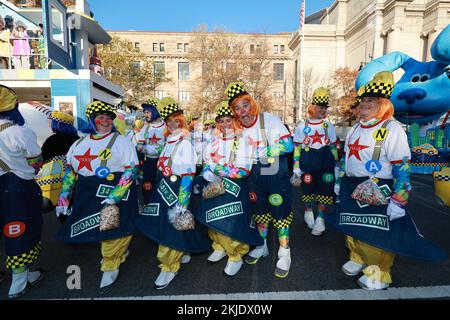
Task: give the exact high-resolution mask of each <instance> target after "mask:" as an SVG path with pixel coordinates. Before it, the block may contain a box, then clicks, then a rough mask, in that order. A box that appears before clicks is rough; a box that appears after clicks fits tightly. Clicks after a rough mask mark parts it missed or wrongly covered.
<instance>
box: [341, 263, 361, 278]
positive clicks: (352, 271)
mask: <svg viewBox="0 0 450 320" xmlns="http://www.w3.org/2000/svg"><path fill="white" fill-rule="evenodd" d="M365 267H366V265H364V264H359V263H356V262H355V261H352V260H349V261H347V263H345V264H344V265H343V266H342V268H341V270H342V272H344V273H345V274H346V275H348V276H350V277H353V276H356V275H358V274H359V273H360V272H361V271H363V269H364V268H365Z"/></svg>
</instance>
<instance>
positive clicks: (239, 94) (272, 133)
mask: <svg viewBox="0 0 450 320" xmlns="http://www.w3.org/2000/svg"><path fill="white" fill-rule="evenodd" d="M225 94H226V95H227V97H228V103H229V105H230V107H231V109H232V111H233V113H234V115H235V117H236V119H237V120H238V121H239V123H240V125H241V126H242V129H243V132H242V135H243V139H244V141H245V147H246V152H248V154H247V156H248V157H251V158H252V161H253V166H252V171H251V173H250V175H249V178H248V186H249V197H250V202H251V207H252V211H253V213H254V215H255V222H256V225H257V228H258V231H259V234H260V235H261V237H262V238H263V240H264V244H263V245H262V246H258V247H256V248H255V249H253V250H252V251H250V253H249V254H248V255H247V256H246V257H245V262H246V263H248V264H256V263H257V262H258V261H259V259H260V258H261V257H266V256H268V255H269V250H268V247H267V240H266V239H267V234H268V228H269V223H270V222H273V224H274V226H275V228H276V229H277V233H278V240H279V245H280V246H279V250H278V261H277V264H276V268H275V276H276V277H278V278H285V277H287V276H288V274H289V268H290V265H291V250H290V248H289V229H290V224H291V222H292V219H293V213H292V211H291V184H290V182H289V178H290V172H289V166H288V158H287V157H286V154H288V153H291V152H292V151H293V150H294V144H293V142H292V138H291V134H290V132H289V131H288V130H287V128H286V127H285V126H284V124H283V122H281V120H280V119H279V118H278V117H276V116H275V115H273V114H271V113H260V107H259V105H258V103H257V102H256V101H255V99H253V97H252V96H251V95H250V94H248V93H247V91H246V90H245V89H244V87H243V83H240V82H237V83H232V84H230V85H229V86H228V88H227V89H226V90H225Z"/></svg>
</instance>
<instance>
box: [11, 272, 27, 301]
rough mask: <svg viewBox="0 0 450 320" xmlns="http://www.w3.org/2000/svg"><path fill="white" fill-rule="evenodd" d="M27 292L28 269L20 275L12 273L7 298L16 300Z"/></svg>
mask: <svg viewBox="0 0 450 320" xmlns="http://www.w3.org/2000/svg"><path fill="white" fill-rule="evenodd" d="M27 291H28V269H25V271H24V272H21V273H13V275H12V282H11V286H10V287H9V293H8V298H9V299H17V298H20V297H21V296H23V295H24V294H25V293H26V292H27Z"/></svg>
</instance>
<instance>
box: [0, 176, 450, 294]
mask: <svg viewBox="0 0 450 320" xmlns="http://www.w3.org/2000/svg"><path fill="white" fill-rule="evenodd" d="M412 184H413V193H412V196H411V202H410V204H409V207H408V208H409V210H410V212H411V214H412V215H413V217H414V219H415V221H416V223H417V225H418V227H419V228H420V231H421V232H422V234H423V235H424V236H425V237H426V238H428V239H430V240H432V241H434V242H435V243H437V244H438V245H440V246H441V247H442V248H443V249H444V250H445V251H446V252H450V238H449V237H448V230H450V208H448V207H440V206H438V205H437V204H436V202H435V200H434V193H433V181H432V178H431V177H430V176H413V178H412ZM294 193H295V195H296V199H297V201H296V202H295V203H294V207H295V209H296V210H295V211H296V212H295V219H294V222H293V225H292V233H291V248H292V266H291V271H290V274H289V276H288V277H287V278H286V279H278V278H276V277H274V275H273V271H274V266H275V264H276V261H277V258H276V250H274V248H276V249H277V243H276V242H277V240H276V239H275V238H274V237H273V235H274V234H273V230H271V231H270V236H269V239H268V242H269V249H270V255H269V256H268V257H267V258H264V259H262V260H260V262H258V264H256V265H253V266H250V265H244V266H243V268H242V270H241V272H240V273H239V274H238V275H237V276H236V277H234V278H228V277H226V276H224V275H223V273H222V271H223V268H224V267H225V264H226V260H225V259H224V260H222V261H220V262H218V263H217V264H209V263H207V261H206V259H207V257H208V255H209V253H210V252H205V253H203V254H198V255H192V259H191V261H190V262H189V263H188V264H185V265H182V267H181V270H180V272H179V274H178V275H177V277H176V278H175V279H174V281H173V283H171V284H170V286H168V287H167V288H166V289H164V290H161V291H158V290H155V289H153V282H154V280H155V278H156V277H157V275H158V273H159V269H158V265H157V260H156V251H157V245H156V244H155V243H153V242H151V241H150V240H148V239H147V238H145V237H144V236H143V235H142V234H139V233H137V234H136V236H135V237H134V239H133V241H132V243H131V246H130V255H129V257H128V260H127V261H126V262H125V263H124V264H123V265H122V266H121V268H120V275H119V278H118V280H117V282H116V283H115V284H114V287H113V288H112V290H111V291H110V292H109V293H108V294H106V295H105V296H100V295H99V294H98V286H99V282H100V278H101V272H100V265H99V264H100V259H101V255H100V246H99V245H96V244H89V245H64V244H62V243H60V242H58V241H56V240H55V239H54V235H55V234H56V232H57V230H58V227H59V222H58V220H57V219H56V217H55V215H54V213H49V214H46V215H45V218H44V230H43V239H42V240H43V250H42V255H41V257H40V260H39V266H41V267H42V268H44V270H46V276H45V278H44V279H43V280H42V282H41V283H40V284H39V285H38V286H36V287H34V288H31V289H30V291H29V293H28V294H27V295H25V296H24V297H23V298H22V299H29V300H34V299H83V300H84V299H89V300H90V299H105V298H106V299H123V300H283V299H288V300H318V299H327V300H342V299H345V300H347V299H349V300H351V299H361V300H364V299H370V300H374V299H432V298H444V299H446V298H450V287H449V284H450V261H449V260H447V261H445V262H442V263H437V264H432V263H425V262H421V261H414V260H411V259H406V258H403V257H397V258H396V263H395V264H394V267H393V280H394V284H393V285H392V287H391V288H389V289H388V290H385V291H380V292H366V291H363V290H361V289H359V287H358V286H357V285H356V283H355V281H356V278H351V277H348V276H346V275H344V274H343V273H342V272H341V271H340V268H341V266H342V264H343V263H345V262H346V261H347V254H348V251H347V249H346V248H345V245H344V238H343V236H342V235H341V234H340V233H338V232H336V231H335V230H333V229H331V227H328V228H327V231H326V232H325V234H324V235H323V236H322V237H314V236H312V235H311V234H310V232H309V230H308V229H307V227H306V225H305V224H304V222H303V217H302V214H303V212H302V213H301V214H300V212H299V199H300V197H299V191H297V190H294ZM2 245H3V244H2ZM1 263H2V264H3V263H4V255H2V257H1ZM70 266H78V267H79V270H80V274H81V278H80V279H81V282H80V284H81V289H80V290H77V289H74V290H69V289H68V287H67V282H68V279H69V277H70V276H71V275H72V274H73V273H71V272H70V270H71V269H70V268H69V267H70ZM68 268H69V273H67V271H68ZM10 280H11V278H10V275H9V274H8V277H7V278H6V280H5V281H4V282H3V283H1V284H0V299H6V297H7V290H8V284H9V282H10Z"/></svg>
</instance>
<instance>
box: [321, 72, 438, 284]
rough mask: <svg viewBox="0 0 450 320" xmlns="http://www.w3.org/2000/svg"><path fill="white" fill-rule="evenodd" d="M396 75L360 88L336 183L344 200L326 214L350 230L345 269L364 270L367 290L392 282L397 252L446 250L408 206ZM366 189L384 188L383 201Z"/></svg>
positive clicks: (430, 256) (422, 255)
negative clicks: (430, 236)
mask: <svg viewBox="0 0 450 320" xmlns="http://www.w3.org/2000/svg"><path fill="white" fill-rule="evenodd" d="M393 80H394V79H393V75H392V73H391V72H380V73H377V74H376V75H375V77H374V78H373V79H372V80H371V81H370V82H369V83H367V84H366V85H365V86H363V87H361V88H360V90H359V91H358V96H359V98H360V99H361V102H360V104H359V106H358V109H359V119H360V121H359V123H357V124H356V125H355V126H353V128H352V129H351V130H350V131H349V133H348V135H347V139H346V143H345V150H344V151H345V159H344V161H343V162H342V163H343V167H342V168H341V174H340V179H339V181H338V182H337V183H338V184H337V188H336V192H337V193H339V194H340V195H339V197H340V203H339V204H338V205H337V206H336V212H335V213H334V214H333V215H331V216H330V217H328V216H327V219H328V218H329V219H330V222H331V223H332V224H333V225H334V226H335V227H336V228H337V229H338V230H340V231H341V232H343V233H344V234H345V235H346V236H347V238H346V239H347V246H348V248H349V249H350V260H349V261H348V262H347V263H345V264H344V265H343V266H342V271H343V272H344V273H345V274H346V275H349V276H357V275H359V274H360V273H361V272H363V275H362V276H361V277H360V278H359V279H358V282H357V283H358V285H359V286H360V287H362V288H363V289H366V290H380V289H386V288H388V287H389V285H390V284H391V283H392V275H391V268H392V265H393V263H394V258H395V254H400V255H404V256H409V257H412V258H417V259H425V260H432V261H438V260H441V259H443V258H445V256H446V254H445V253H444V252H442V251H441V250H440V249H439V248H437V247H435V246H434V245H433V244H431V243H430V242H428V241H427V240H425V239H424V238H423V236H422V235H421V234H420V233H419V231H418V230H417V228H416V225H415V223H414V221H413V220H412V218H411V217H410V215H409V214H408V213H407V211H406V205H407V204H408V200H409V193H410V191H411V185H410V181H409V177H410V166H409V160H410V158H411V153H410V150H409V146H408V141H407V138H406V133H405V132H404V131H403V129H402V127H401V126H400V124H399V123H398V122H397V121H395V120H394V119H393V114H394V107H393V106H392V104H391V102H390V101H389V97H390V96H391V94H392V91H393V89H394V81H393ZM359 191H363V192H359ZM368 194H372V195H374V197H375V196H376V194H378V196H377V197H378V199H380V198H379V195H380V194H381V196H382V198H381V200H384V201H376V202H374V201H372V200H371V199H370V198H368V197H366V195H368ZM361 196H363V197H361ZM362 198H364V199H365V200H364V201H362ZM373 199H375V198H373Z"/></svg>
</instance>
